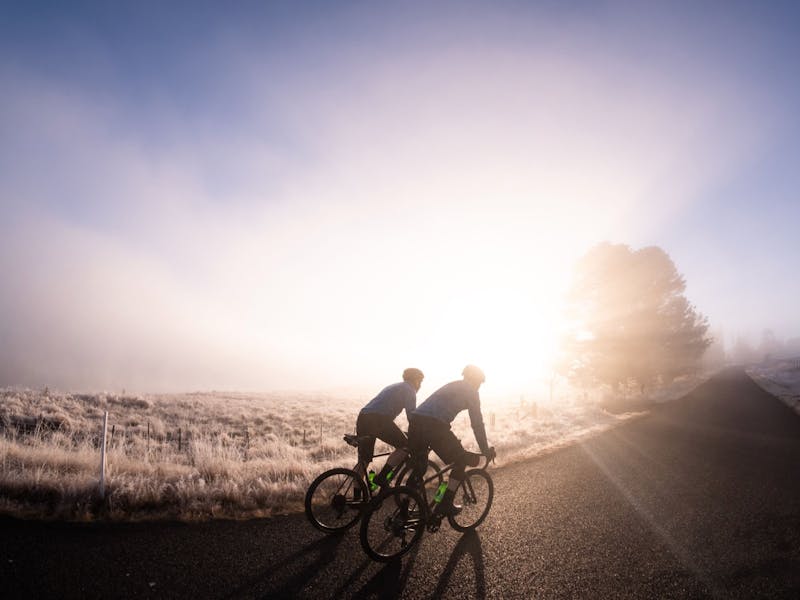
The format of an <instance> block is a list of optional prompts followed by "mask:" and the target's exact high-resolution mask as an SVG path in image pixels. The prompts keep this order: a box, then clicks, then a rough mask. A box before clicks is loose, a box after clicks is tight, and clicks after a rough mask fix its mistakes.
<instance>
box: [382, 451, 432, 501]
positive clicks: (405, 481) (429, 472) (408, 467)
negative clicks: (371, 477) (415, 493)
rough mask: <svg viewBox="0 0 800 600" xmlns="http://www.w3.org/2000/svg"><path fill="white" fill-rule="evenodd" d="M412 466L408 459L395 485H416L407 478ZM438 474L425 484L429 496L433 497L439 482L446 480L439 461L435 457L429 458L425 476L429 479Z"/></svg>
mask: <svg viewBox="0 0 800 600" xmlns="http://www.w3.org/2000/svg"><path fill="white" fill-rule="evenodd" d="M412 470H413V469H412V467H411V465H410V463H409V462H408V461H406V464H404V465H403V466H402V467H401V468H400V472H399V473H398V474H397V478H396V480H395V484H394V485H395V487H399V486H401V485H408V486H410V487H414V483H413V482H411V481H409V480H408V479H407V478H408V476H409V475H411V471H412ZM434 473H435V474H436V475H437V476H436V477H435V478H434V479H431V480H430V481H429V482H428V484H427V485H426V486H425V490H426V494H427V496H428V497H429V498H433V496H434V494H435V493H436V490H437V489H438V488H439V484H441V483H442V482H443V481H444V475H443V474H442V472H441V467H440V466H439V463H437V462H436V461H435V460H433V459H430V458H429V459H428V467H427V468H426V469H425V475H424V476H423V478H425V479H427V478H428V477H430V476H431V475H433V474H434Z"/></svg>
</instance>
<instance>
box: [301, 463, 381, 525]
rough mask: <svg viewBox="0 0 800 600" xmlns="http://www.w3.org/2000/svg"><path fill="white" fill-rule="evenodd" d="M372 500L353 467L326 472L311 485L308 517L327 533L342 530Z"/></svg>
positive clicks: (307, 500)
mask: <svg viewBox="0 0 800 600" xmlns="http://www.w3.org/2000/svg"><path fill="white" fill-rule="evenodd" d="M368 500H369V495H368V492H367V486H366V484H365V483H364V480H363V479H361V477H359V476H358V474H357V473H356V472H355V471H353V470H351V469H344V468H337V469H331V470H330V471H325V472H324V473H323V474H322V475H320V476H319V477H317V478H316V479H315V480H314V481H312V482H311V485H310V486H308V491H307V492H306V501H305V507H306V516H307V517H308V520H309V521H311V524H312V525H313V526H314V527H316V528H317V529H319V530H321V531H324V532H325V533H340V532H342V531H345V530H346V529H349V528H350V527H352V526H353V525H355V524H356V521H358V519H359V517H360V516H361V509H362V508H363V506H364V505H365V504H366V502H367V501H368Z"/></svg>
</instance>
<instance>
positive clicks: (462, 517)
mask: <svg viewBox="0 0 800 600" xmlns="http://www.w3.org/2000/svg"><path fill="white" fill-rule="evenodd" d="M493 499H494V483H493V482H492V478H491V477H490V476H489V474H488V473H487V472H486V471H484V470H483V469H473V470H471V471H467V472H466V473H465V474H464V481H463V482H462V483H461V486H460V487H459V488H458V490H457V491H456V496H455V499H454V500H453V502H454V503H455V504H460V505H461V511H460V512H459V513H458V514H457V515H448V516H447V520H448V521H449V522H450V526H451V527H452V528H453V529H455V530H456V531H469V530H471V529H475V528H476V527H477V526H478V525H480V524H481V523H483V520H484V519H485V518H486V515H488V514H489V509H490V508H491V507H492V500H493Z"/></svg>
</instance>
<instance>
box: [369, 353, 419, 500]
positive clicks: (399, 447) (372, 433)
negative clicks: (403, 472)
mask: <svg viewBox="0 0 800 600" xmlns="http://www.w3.org/2000/svg"><path fill="white" fill-rule="evenodd" d="M424 377H425V375H424V374H423V373H422V371H420V370H419V369H415V368H408V369H406V370H405V371H403V381H401V382H400V383H394V384H392V385H389V386H386V387H385V388H383V389H382V390H381V391H380V392H379V393H378V395H377V396H375V397H374V398H373V399H372V400H370V401H369V402H368V403H367V405H366V406H365V407H364V408H362V409H361V412H360V413H359V414H358V419H357V420H356V434H357V435H358V436H359V437H362V438H364V439H362V440H360V441H359V444H358V465H357V467H356V472H357V473H358V474H359V475H362V476H363V475H364V474H365V472H366V467H367V465H368V464H369V463H370V461H372V457H373V454H374V451H375V438H378V439H380V440H383V441H384V442H386V443H387V444H391V445H392V446H394V447H395V450H394V452H392V453H391V454H390V455H389V458H388V459H387V460H386V464H385V465H384V467H383V468H382V469H381V471H380V473H378V475H377V476H376V477H375V483H377V484H378V485H380V486H384V485H386V483H387V480H386V476H387V475H388V473H389V472H390V471H392V470H393V469H394V467H396V466H397V465H399V464H400V463H401V462H403V461H404V460H405V459H406V456H408V451H407V446H408V438H406V435H405V434H404V433H403V432H402V431H400V428H399V427H398V426H397V425H395V422H394V420H395V418H397V416H398V415H399V414H400V413H401V412H402V411H403V410H405V411H406V415H407V416H409V417H410V415H411V412H412V411H413V410H414V408H415V407H416V405H417V391H418V390H419V388H420V386H421V385H422V380H423V378H424Z"/></svg>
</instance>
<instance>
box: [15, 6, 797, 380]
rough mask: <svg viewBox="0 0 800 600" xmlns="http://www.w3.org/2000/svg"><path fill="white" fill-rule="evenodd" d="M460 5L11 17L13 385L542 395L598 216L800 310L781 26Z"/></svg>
mask: <svg viewBox="0 0 800 600" xmlns="http://www.w3.org/2000/svg"><path fill="white" fill-rule="evenodd" d="M128 10H133V11H134V12H135V10H134V9H128ZM687 10H688V9H687ZM487 11H488V12H487ZM598 11H599V9H598ZM734 12H735V11H734ZM459 15H460V16H459V17H458V18H455V19H454V18H452V13H449V12H448V11H447V10H445V9H442V10H441V11H439V10H436V11H432V12H430V13H429V12H427V11H423V10H422V9H421V8H409V9H408V11H406V12H402V13H401V14H395V13H393V12H389V11H382V10H379V9H375V10H372V11H367V12H365V11H362V10H358V9H356V8H349V9H346V10H342V11H341V12H337V13H336V14H323V13H322V12H321V11H320V12H319V13H315V12H305V11H302V10H299V9H298V10H297V12H296V13H294V12H292V11H289V12H288V13H286V14H281V15H280V18H279V19H277V21H275V20H273V19H272V18H271V17H272V16H271V15H253V16H252V18H248V16H247V15H233V14H221V15H213V14H205V13H203V14H202V15H200V16H199V17H198V19H199V24H198V27H199V29H200V31H202V33H203V35H202V36H197V35H194V34H192V33H191V32H187V31H186V30H185V29H184V28H183V27H182V26H181V25H180V23H181V15H179V14H177V13H176V14H168V15H165V18H164V20H163V22H162V23H160V25H159V26H158V28H156V29H151V27H152V26H151V25H150V24H149V23H148V21H147V19H144V18H143V15H141V14H138V15H134V16H136V17H137V18H129V19H121V18H120V19H116V18H113V15H112V16H109V15H108V14H106V15H105V16H104V18H103V19H100V20H99V22H96V21H95V20H93V19H92V18H90V17H91V15H89V14H88V11H86V14H83V13H80V14H78V15H76V16H72V17H70V18H67V17H66V16H65V15H59V14H53V15H51V16H50V18H49V19H46V23H47V26H48V27H49V28H52V30H54V31H55V32H57V33H58V35H56V36H55V38H50V37H45V35H44V33H43V31H44V30H43V29H42V28H41V27H42V26H40V25H36V24H33V25H32V24H31V21H30V19H27V18H22V17H20V16H12V17H10V18H9V19H8V21H7V22H6V23H5V24H4V25H3V26H2V27H3V28H4V29H8V28H11V27H12V26H15V27H16V28H17V29H15V31H16V32H17V33H15V34H14V35H9V37H8V38H6V41H5V42H0V45H2V46H3V47H4V49H5V51H4V52H2V54H0V56H2V57H3V58H2V59H0V86H2V88H3V90H4V93H3V94H2V96H0V217H2V220H1V221H0V282H2V284H1V285H0V385H27V386H44V385H50V386H54V387H59V388H66V389H88V390H97V389H114V390H117V389H121V388H126V389H128V390H139V391H179V390H190V389H239V390H264V389H288V388H302V389H314V388H325V389H329V388H334V387H336V388H362V387H363V388H369V387H370V386H376V385H380V384H385V383H389V382H391V381H395V380H397V379H398V377H399V374H400V372H401V370H402V369H403V368H404V367H407V366H418V367H421V368H422V369H423V370H425V371H426V373H427V374H428V378H427V379H426V383H425V384H424V385H425V386H430V387H429V388H428V390H427V391H432V389H433V387H435V386H436V385H438V384H440V383H444V382H446V381H449V380H451V379H453V378H456V377H457V376H458V373H459V372H460V369H461V367H462V366H463V365H464V364H465V363H467V362H475V363H478V364H481V365H482V366H483V367H484V369H485V370H486V371H487V373H488V375H489V380H488V381H487V389H488V390H489V391H490V392H491V391H494V392H497V393H500V392H511V391H518V390H522V389H525V388H526V387H529V386H531V385H534V384H536V383H539V382H541V381H542V379H543V378H545V377H546V376H547V372H548V364H549V363H548V361H549V359H550V357H551V355H552V353H553V351H554V349H555V346H556V343H557V340H558V337H559V332H560V330H561V325H562V316H561V312H560V310H561V295H562V293H563V291H564V290H565V289H566V286H567V285H568V282H569V277H570V269H571V267H572V264H573V263H574V262H575V260H576V259H577V258H579V257H580V256H581V255H582V254H583V253H584V252H586V251H587V249H588V248H590V247H591V246H592V245H593V244H595V243H597V242H599V241H603V240H611V241H614V242H621V243H629V244H632V245H635V246H642V245H652V244H658V245H661V246H662V247H663V248H664V249H665V250H666V251H667V252H668V253H669V254H670V255H671V256H672V258H673V259H674V260H675V263H676V265H677V267H678V270H679V271H681V272H682V273H684V274H685V275H686V278H687V282H688V288H687V296H688V297H689V299H690V300H691V301H692V302H693V303H695V304H696V305H697V308H698V310H699V311H700V312H701V313H703V314H706V315H708V316H709V318H710V320H711V324H712V328H719V329H721V330H723V331H725V332H726V336H729V337H730V338H731V340H732V339H733V338H734V337H735V336H742V335H748V336H752V337H753V339H754V340H758V339H759V336H760V335H761V330H762V329H764V328H771V329H772V330H773V331H774V332H776V333H777V335H778V336H779V337H781V338H792V337H797V336H798V335H800V323H798V321H797V319H796V313H795V309H794V306H795V305H796V300H797V299H798V298H800V287H798V283H797V278H796V277H793V276H792V266H791V264H790V257H796V256H797V255H798V253H797V252H796V251H797V250H798V249H800V248H798V243H797V241H796V239H795V236H794V234H793V233H792V232H789V231H788V228H787V226H786V223H787V222H794V223H797V222H800V221H798V220H797V219H796V218H794V220H792V218H793V217H800V215H798V207H797V203H796V201H794V200H793V198H794V196H792V194H793V193H794V192H793V191H792V190H793V189H796V188H793V187H792V186H790V185H787V184H785V183H783V184H782V185H780V186H778V185H777V183H776V179H775V178H774V177H773V176H772V175H773V173H772V172H771V171H769V169H767V168H766V167H764V163H765V162H769V161H768V160H767V158H768V157H769V156H771V155H772V154H773V153H776V152H778V149H785V146H784V145H783V144H785V143H786V140H785V139H784V138H783V137H782V136H784V135H786V131H787V123H788V124H790V125H791V127H794V126H795V125H796V124H795V122H794V120H795V118H796V117H794V106H795V103H794V101H793V100H792V98H794V95H796V91H797V90H796V89H795V88H789V87H780V86H779V85H778V83H777V82H779V81H785V80H786V78H784V77H782V76H781V74H782V73H783V71H782V68H783V67H781V66H780V65H775V64H774V63H773V62H770V61H771V59H772V58H773V53H774V52H778V51H779V50H781V49H780V48H778V49H776V48H772V47H771V46H769V44H770V43H771V42H770V41H769V40H771V39H777V40H778V41H779V42H781V43H783V42H782V41H784V38H781V37H780V36H778V37H777V38H775V34H776V31H775V30H774V29H773V28H774V26H775V24H774V23H767V22H761V21H758V20H756V21H753V20H752V19H749V18H746V17H748V15H738V16H737V15H736V14H734V15H733V16H730V15H728V16H726V17H725V19H723V20H721V21H720V20H718V16H719V15H713V14H704V13H701V14H696V15H695V14H690V13H688V12H684V13H682V14H681V16H679V17H668V16H666V15H659V14H650V13H636V12H633V11H632V9H631V8H630V7H628V6H626V5H625V4H620V5H616V4H614V3H612V4H611V5H609V7H607V8H606V9H605V10H602V11H599V12H596V13H595V14H582V13H581V12H580V11H577V12H575V13H562V12H560V11H558V10H555V9H537V10H532V9H530V10H529V9H524V8H520V7H516V8H513V7H512V5H508V6H506V5H503V7H502V9H500V8H498V9H496V10H490V9H478V8H476V7H474V6H473V7H471V12H466V11H465V12H464V13H461V12H460V11H459ZM128 16H130V15H128ZM695 17H696V18H697V19H699V22H695ZM15 19H17V21H18V22H15ZM688 23H694V24H693V25H691V26H687V24H688ZM711 23H715V24H716V29H715V30H714V33H713V35H710V36H709V35H707V31H706V30H705V29H704V25H710V24H711ZM259 25H260V26H259ZM0 33H2V31H0ZM145 34H148V35H150V36H151V38H152V43H153V46H152V47H150V48H149V50H148V51H147V52H145V55H144V56H140V55H139V54H138V51H137V48H139V46H137V42H136V40H137V39H138V38H139V37H141V36H142V35H145ZM743 34H744V38H743V39H745V40H746V43H744V44H738V45H737V43H734V42H735V40H741V39H742V35H743ZM0 37H2V36H0ZM115 39H117V40H118V42H119V47H117V46H115V45H114V44H112V43H111V40H115ZM200 39H202V40H204V41H203V42H201V41H199V40H200ZM53 40H55V41H53ZM120 48H121V49H120ZM742 58H746V59H747V60H746V61H743V60H740V59H742ZM768 62H769V64H770V65H771V68H772V69H773V78H765V74H764V72H763V70H762V69H761V67H762V66H763V65H764V64H767V63H768ZM65 65H66V66H65ZM786 69H790V67H788V66H787V67H786ZM787 72H788V71H787ZM791 127H788V129H789V130H791ZM792 143H796V142H792ZM792 149H794V150H795V151H796V149H797V148H796V146H792ZM770 164H774V163H770ZM745 174H747V177H745ZM789 176H790V173H789V171H788V170H787V171H786V172H785V173H781V177H789ZM791 177H795V178H796V175H795V174H791ZM795 180H796V179H795ZM745 184H746V185H745ZM743 190H745V191H747V192H748V194H749V193H750V192H751V191H752V192H753V193H754V194H755V193H756V192H758V193H759V195H758V196H756V195H753V196H750V195H746V196H745V197H744V198H743V197H742V192H743ZM726 206H727V207H729V208H728V210H727V211H726V210H725V207H726ZM715 213H716V214H717V215H719V217H720V218H719V219H715V218H714V215H715ZM732 214H733V215H735V216H736V219H737V220H736V222H734V221H733V218H732ZM738 222H741V223H749V224H753V223H755V224H757V227H755V229H754V230H753V233H756V234H757V237H756V238H751V237H747V238H744V239H745V244H746V252H745V251H744V250H743V245H744V244H743V242H742V240H743V238H742V232H743V230H742V228H741V227H736V226H735V225H736V223H738ZM715 223H720V224H721V225H722V226H720V227H717V226H715ZM730 257H736V258H735V260H733V261H731V260H730ZM754 343H755V342H754ZM731 344H732V342H731ZM425 391H426V390H423V393H424V392H425Z"/></svg>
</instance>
